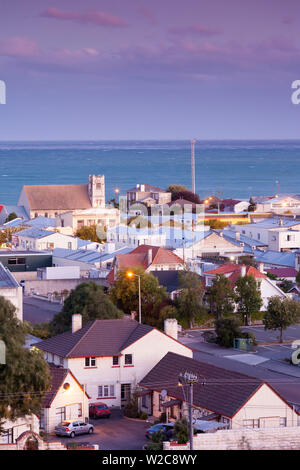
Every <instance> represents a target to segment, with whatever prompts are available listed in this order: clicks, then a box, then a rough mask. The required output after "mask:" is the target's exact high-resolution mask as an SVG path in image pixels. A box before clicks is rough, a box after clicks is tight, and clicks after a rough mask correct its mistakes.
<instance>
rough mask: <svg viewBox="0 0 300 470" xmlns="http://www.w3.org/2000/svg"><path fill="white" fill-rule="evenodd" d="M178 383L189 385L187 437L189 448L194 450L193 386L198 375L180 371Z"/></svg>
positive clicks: (196, 381)
mask: <svg viewBox="0 0 300 470" xmlns="http://www.w3.org/2000/svg"><path fill="white" fill-rule="evenodd" d="M178 382H179V385H182V386H183V385H188V386H189V439H190V450H194V429H193V387H194V385H195V384H196V383H198V376H197V375H195V374H192V373H191V372H187V371H186V372H184V374H182V373H180V374H179V377H178Z"/></svg>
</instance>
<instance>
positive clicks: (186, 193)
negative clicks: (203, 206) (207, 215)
mask: <svg viewBox="0 0 300 470" xmlns="http://www.w3.org/2000/svg"><path fill="white" fill-rule="evenodd" d="M167 192H169V193H172V201H176V200H177V199H185V200H186V201H189V202H192V203H194V204H200V202H201V201H200V198H199V196H198V194H194V193H193V192H192V191H190V190H189V189H188V188H187V187H186V186H184V185H181V184H171V185H170V186H169V187H168V188H167Z"/></svg>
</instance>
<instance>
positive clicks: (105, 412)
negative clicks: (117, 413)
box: [89, 402, 110, 419]
mask: <svg viewBox="0 0 300 470" xmlns="http://www.w3.org/2000/svg"><path fill="white" fill-rule="evenodd" d="M89 416H90V418H94V419H97V418H109V417H110V409H109V408H108V406H107V405H106V404H105V403H101V402H98V403H91V404H90V406H89Z"/></svg>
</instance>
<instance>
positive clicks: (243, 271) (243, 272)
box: [241, 264, 246, 277]
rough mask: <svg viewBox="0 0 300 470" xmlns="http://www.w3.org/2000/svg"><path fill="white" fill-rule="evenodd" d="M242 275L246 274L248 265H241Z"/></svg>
mask: <svg viewBox="0 0 300 470" xmlns="http://www.w3.org/2000/svg"><path fill="white" fill-rule="evenodd" d="M241 276H242V277H245V276H246V266H245V265H244V264H242V266H241Z"/></svg>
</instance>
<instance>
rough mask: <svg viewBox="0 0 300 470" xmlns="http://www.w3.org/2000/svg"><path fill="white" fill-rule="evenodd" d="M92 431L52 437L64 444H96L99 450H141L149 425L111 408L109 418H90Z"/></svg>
mask: <svg viewBox="0 0 300 470" xmlns="http://www.w3.org/2000/svg"><path fill="white" fill-rule="evenodd" d="M90 423H92V424H93V425H94V433H93V434H86V435H81V436H77V437H74V438H73V439H71V438H69V437H59V438H55V437H53V440H57V439H59V440H60V441H61V442H63V443H64V444H65V445H67V444H71V443H73V442H82V443H85V444H86V443H90V444H98V445H99V450H142V449H143V445H144V444H146V443H147V438H146V437H145V431H146V429H147V428H149V427H151V424H150V423H147V422H145V421H134V420H129V419H127V418H124V417H123V415H122V412H121V411H120V410H112V414H111V417H110V418H109V419H99V420H94V419H91V420H90Z"/></svg>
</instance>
